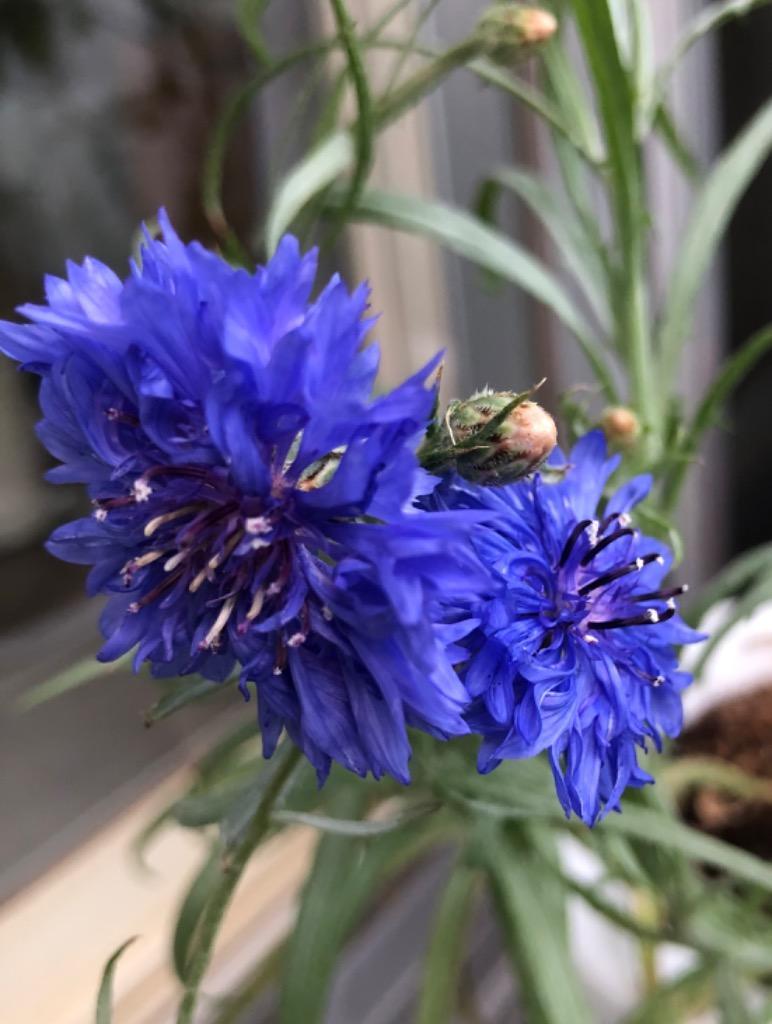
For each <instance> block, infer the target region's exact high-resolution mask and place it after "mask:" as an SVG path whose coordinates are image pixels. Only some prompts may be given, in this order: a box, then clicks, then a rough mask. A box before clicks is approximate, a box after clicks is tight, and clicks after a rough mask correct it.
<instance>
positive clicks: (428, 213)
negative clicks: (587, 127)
mask: <svg viewBox="0 0 772 1024" xmlns="http://www.w3.org/2000/svg"><path fill="white" fill-rule="evenodd" d="M340 201H341V200H340V196H339V195H336V194H335V193H331V194H330V196H329V197H328V203H329V204H330V205H332V206H335V205H337V204H339V203H340ZM352 218H353V219H355V220H362V221H367V222H368V223H372V224H382V225H384V226H385V227H390V228H393V229H396V230H399V231H407V232H411V233H413V234H419V235H422V236H424V237H427V238H431V239H433V240H434V241H436V242H439V244H440V245H443V246H444V247H445V248H447V249H449V250H450V251H451V252H454V253H456V254H457V255H459V256H463V257H464V258H465V259H468V260H471V261H472V262H473V263H476V264H477V265H478V266H480V267H482V268H483V269H484V270H487V271H490V272H491V273H493V274H496V275H497V276H499V277H502V278H504V279H505V280H506V281H510V282H511V283H513V284H516V285H518V286H519V287H520V288H522V289H523V290H524V291H526V292H528V293H529V294H530V295H532V296H533V297H534V298H536V299H538V300H539V301H540V302H543V303H544V304H545V305H547V306H548V307H549V308H550V309H551V310H552V311H553V312H554V313H555V314H556V316H558V317H559V318H560V319H561V320H562V321H563V323H564V324H565V325H566V326H567V327H569V329H570V330H571V331H572V333H573V334H574V336H575V337H576V339H577V341H578V342H579V345H580V347H581V349H582V351H583V352H584V354H585V356H586V357H587V359H588V361H589V362H590V364H591V365H592V368H593V370H594V372H595V374H596V377H597V379H598V381H599V382H600V384H601V387H602V388H603V390H604V393H605V394H607V395H608V396H609V398H611V396H613V395H614V394H615V387H614V383H613V380H612V379H611V375H610V373H609V370H608V368H607V357H606V355H605V354H604V353H603V351H602V350H601V349H600V347H599V346H598V345H597V343H596V342H595V339H594V338H593V337H592V334H591V332H590V330H589V328H588V326H587V324H586V323H585V322H584V320H583V318H582V317H581V315H580V314H579V313H578V311H577V309H576V307H575V306H574V303H573V301H572V300H571V298H570V297H569V295H568V293H567V292H566V291H565V289H564V288H563V286H562V285H561V284H560V282H559V281H558V280H557V278H556V277H555V276H554V275H553V274H552V273H551V271H549V270H548V269H547V267H545V266H544V265H543V264H542V263H540V262H539V261H538V260H537V259H536V258H535V257H534V256H532V255H531V254H530V253H529V252H528V251H527V250H526V249H525V248H523V247H521V246H520V245H518V244H517V243H516V242H513V241H511V240H510V239H509V238H507V237H506V235H504V234H502V233H501V232H499V231H496V230H494V229H493V228H490V227H487V226H486V225H484V224H481V223H480V221H479V220H478V219H477V218H476V217H474V216H472V215H471V214H469V213H467V212H466V211H464V210H460V209H457V208H456V207H453V206H447V205H445V204H443V203H438V202H433V201H431V200H427V199H421V198H418V197H415V196H400V195H393V194H390V193H387V192H381V191H377V190H375V189H371V190H368V191H367V192H365V193H364V194H363V195H362V197H361V198H360V200H359V202H358V204H357V206H356V208H355V209H354V210H353V211H352Z"/></svg>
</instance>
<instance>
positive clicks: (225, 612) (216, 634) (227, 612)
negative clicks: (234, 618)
mask: <svg viewBox="0 0 772 1024" xmlns="http://www.w3.org/2000/svg"><path fill="white" fill-rule="evenodd" d="M236 599H237V595H235V594H234V595H233V596H232V597H229V598H228V600H227V601H226V602H225V604H224V605H223V606H222V608H221V609H220V614H219V615H218V616H217V618H216V619H215V620H214V623H213V625H212V628H211V629H210V630H209V632H208V633H207V634H206V636H205V637H204V643H203V645H202V646H203V647H205V648H207V649H209V650H211V649H212V648H213V647H216V646H217V644H218V642H219V640H220V634H221V633H222V631H223V630H224V629H225V627H226V625H227V624H228V619H229V618H230V617H231V615H232V614H233V609H234V608H235V607H236Z"/></svg>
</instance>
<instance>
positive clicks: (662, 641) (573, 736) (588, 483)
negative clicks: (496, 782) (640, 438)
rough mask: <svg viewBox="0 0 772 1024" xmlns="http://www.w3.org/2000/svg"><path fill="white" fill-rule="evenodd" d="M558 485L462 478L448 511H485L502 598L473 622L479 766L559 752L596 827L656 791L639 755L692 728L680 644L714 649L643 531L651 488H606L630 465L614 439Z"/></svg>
mask: <svg viewBox="0 0 772 1024" xmlns="http://www.w3.org/2000/svg"><path fill="white" fill-rule="evenodd" d="M565 462H566V460H565V456H563V455H562V453H561V452H560V451H559V449H556V451H555V453H553V456H552V458H551V459H550V465H551V466H552V467H554V468H556V469H558V468H560V467H561V463H562V464H563V465H562V472H559V473H557V476H558V478H559V479H558V481H557V482H550V480H549V477H548V476H546V475H542V474H537V475H536V476H534V477H533V478H532V479H529V480H526V481H522V482H520V483H517V484H513V485H511V486H509V487H502V488H499V489H490V488H475V487H472V486H470V485H469V484H466V483H464V482H463V481H462V480H460V479H459V478H453V479H451V480H449V481H448V482H447V483H446V484H445V485H444V487H443V489H442V491H441V492H439V495H438V497H437V498H435V503H436V504H439V505H440V506H441V507H445V508H485V509H488V510H490V511H492V512H493V513H494V515H495V519H494V520H493V521H491V522H489V523H488V524H486V525H484V526H480V527H479V528H478V530H477V532H476V534H475V537H476V540H475V546H476V547H477V549H478V552H479V554H480V557H481V559H482V560H483V562H484V563H485V564H486V565H487V566H488V567H489V569H490V571H491V573H492V574H493V576H494V577H495V579H496V580H497V583H498V592H497V593H496V594H495V595H494V596H492V597H491V598H489V599H488V600H485V601H483V602H481V603H480V604H478V605H477V606H476V607H474V608H473V609H472V612H473V613H474V614H475V615H476V616H477V617H478V618H479V620H480V626H479V629H477V631H476V632H475V633H474V634H473V636H472V637H471V638H470V639H469V640H468V641H465V643H466V644H467V646H468V651H469V656H468V661H467V664H466V668H465V671H464V679H465V682H466V685H467V688H468V690H469V693H470V695H471V697H472V698H473V699H474V704H473V707H472V709H471V711H470V713H469V722H470V724H471V726H472V728H473V729H474V730H475V731H476V732H479V733H481V734H482V736H483V742H482V746H481V749H480V756H479V765H478V767H479V769H480V771H482V772H488V771H491V770H492V769H493V768H495V767H496V766H497V765H498V764H499V763H500V762H501V760H502V759H504V758H524V757H532V756H534V755H536V754H538V753H539V752H541V751H543V750H548V751H549V756H550V761H551V764H552V770H553V774H554V778H555V785H556V789H557V793H558V797H559V798H560V801H561V803H562V805H563V807H564V809H565V811H566V813H570V812H571V811H574V812H575V813H576V814H578V815H579V816H580V817H581V818H582V819H583V820H584V821H585V822H587V823H588V824H592V823H594V822H595V821H596V820H597V819H598V818H599V817H601V816H603V815H604V814H605V813H607V812H608V811H609V810H611V809H618V807H619V799H620V797H621V795H622V793H623V791H624V789H625V788H626V787H627V786H640V785H642V784H643V783H645V782H649V781H651V777H650V776H649V775H647V774H646V773H645V772H644V771H643V770H642V769H641V768H640V767H639V766H638V764H637V760H636V750H637V748H644V749H645V748H646V745H647V742H648V741H649V740H651V741H652V742H653V743H654V744H655V745H656V746H657V747H659V746H660V744H661V740H662V734H665V735H667V736H675V735H677V733H678V732H679V730H680V728H681V699H680V692H681V690H683V689H684V687H686V686H687V685H688V684H689V682H690V681H691V677H690V676H689V675H687V674H686V673H685V672H682V671H680V670H679V668H678V663H677V659H676V651H675V647H676V646H677V645H679V644H683V643H691V642H694V641H696V640H698V639H700V636H699V634H697V633H695V632H694V631H693V630H691V629H689V628H688V627H687V626H686V625H685V624H684V623H683V621H682V620H681V619H680V618H679V616H678V613H677V609H676V597H677V596H678V595H679V594H680V593H682V591H683V590H684V589H685V588H684V587H673V588H671V587H668V586H666V585H664V582H663V581H664V579H665V577H666V576H667V573H668V570H669V568H670V564H671V556H670V553H669V552H668V550H667V548H666V547H665V546H664V545H663V544H662V543H660V542H659V541H657V540H655V539H653V538H651V537H647V536H645V535H643V534H641V533H639V532H638V530H637V529H636V528H635V527H634V525H633V521H632V518H631V515H630V511H631V509H632V508H633V507H634V506H635V505H636V504H637V503H638V502H640V501H641V500H642V499H643V498H644V497H645V496H646V494H647V493H648V491H649V488H650V486H651V478H650V477H648V476H640V477H636V478H634V479H632V480H630V481H629V482H628V483H626V484H624V485H623V486H622V487H620V488H619V489H618V490H617V491H616V493H614V494H613V495H612V496H611V497H610V498H609V499H608V501H607V502H605V504H604V503H603V500H602V496H603V491H604V488H605V485H606V482H607V481H608V479H609V477H610V476H611V474H612V473H613V471H614V470H615V468H616V467H617V465H618V463H619V457H618V456H617V457H615V458H611V459H607V458H606V444H605V440H604V438H603V434H602V433H601V432H600V431H594V432H592V433H590V434H587V435H586V436H585V437H584V438H582V439H581V440H580V441H579V442H578V444H577V445H576V446H575V448H574V449H573V451H572V452H571V454H570V456H569V457H568V460H567V465H566V464H565Z"/></svg>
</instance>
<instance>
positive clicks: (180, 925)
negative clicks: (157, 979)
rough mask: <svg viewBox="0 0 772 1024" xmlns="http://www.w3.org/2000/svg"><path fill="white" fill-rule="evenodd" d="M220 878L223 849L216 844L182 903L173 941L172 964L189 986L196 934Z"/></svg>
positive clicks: (178, 975) (183, 981) (184, 982)
mask: <svg viewBox="0 0 772 1024" xmlns="http://www.w3.org/2000/svg"><path fill="white" fill-rule="evenodd" d="M221 878H222V848H221V846H220V845H219V843H215V844H214V845H213V847H212V850H211V852H210V853H209V856H208V857H207V858H206V860H205V861H204V864H203V866H202V867H201V869H200V870H199V872H198V874H197V875H196V877H195V878H194V879H193V882H192V884H191V886H190V888H189V889H188V891H187V893H186V895H185V899H184V900H183V901H182V906H181V907H180V910H179V913H178V914H177V922H176V924H175V927H174V938H173V940H172V963H173V964H174V970H175V972H176V974H177V977H178V978H179V979H180V981H181V982H182V983H183V985H184V984H186V983H187V982H188V980H189V979H188V971H189V968H190V962H191V956H192V951H193V948H194V945H195V942H196V932H197V929H198V925H199V922H200V921H201V918H202V915H203V913H204V911H205V910H206V907H207V904H208V903H209V900H210V899H211V898H212V896H213V894H214V893H215V892H216V891H217V889H218V886H219V884H220V880H221Z"/></svg>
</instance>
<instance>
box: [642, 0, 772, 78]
mask: <svg viewBox="0 0 772 1024" xmlns="http://www.w3.org/2000/svg"><path fill="white" fill-rule="evenodd" d="M769 2H770V0H719V2H718V3H711V4H706V5H705V6H704V7H703V8H702V9H701V10H700V12H699V13H698V14H697V15H695V17H694V18H693V19H692V20H691V21H690V22H689V24H688V25H687V26H686V29H685V30H684V32H683V34H682V35H681V37H680V38H679V40H678V42H677V43H676V45H675V48H674V50H673V53H672V55H671V56H670V57H669V58H668V59H667V60H666V61H665V63H664V65H663V66H662V70H661V71H660V73H659V76H658V78H659V82H658V90H659V92H660V94H664V92H665V90H666V88H667V85H668V83H669V81H670V78H671V77H672V75H673V72H674V71H675V69H676V68H677V66H678V64H679V63H680V62H681V60H682V59H683V57H684V56H685V55H686V54H687V53H688V52H689V50H691V48H692V47H693V46H694V45H695V43H698V42H699V41H700V40H701V39H702V38H704V37H705V36H706V35H709V34H710V33H711V32H714V31H715V30H716V29H717V28H720V27H721V26H722V25H725V24H726V23H727V22H729V21H734V19H735V18H740V17H742V16H743V15H746V14H749V13H750V12H751V11H752V10H754V8H756V7H763V6H764V5H765V4H768V3H769Z"/></svg>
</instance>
